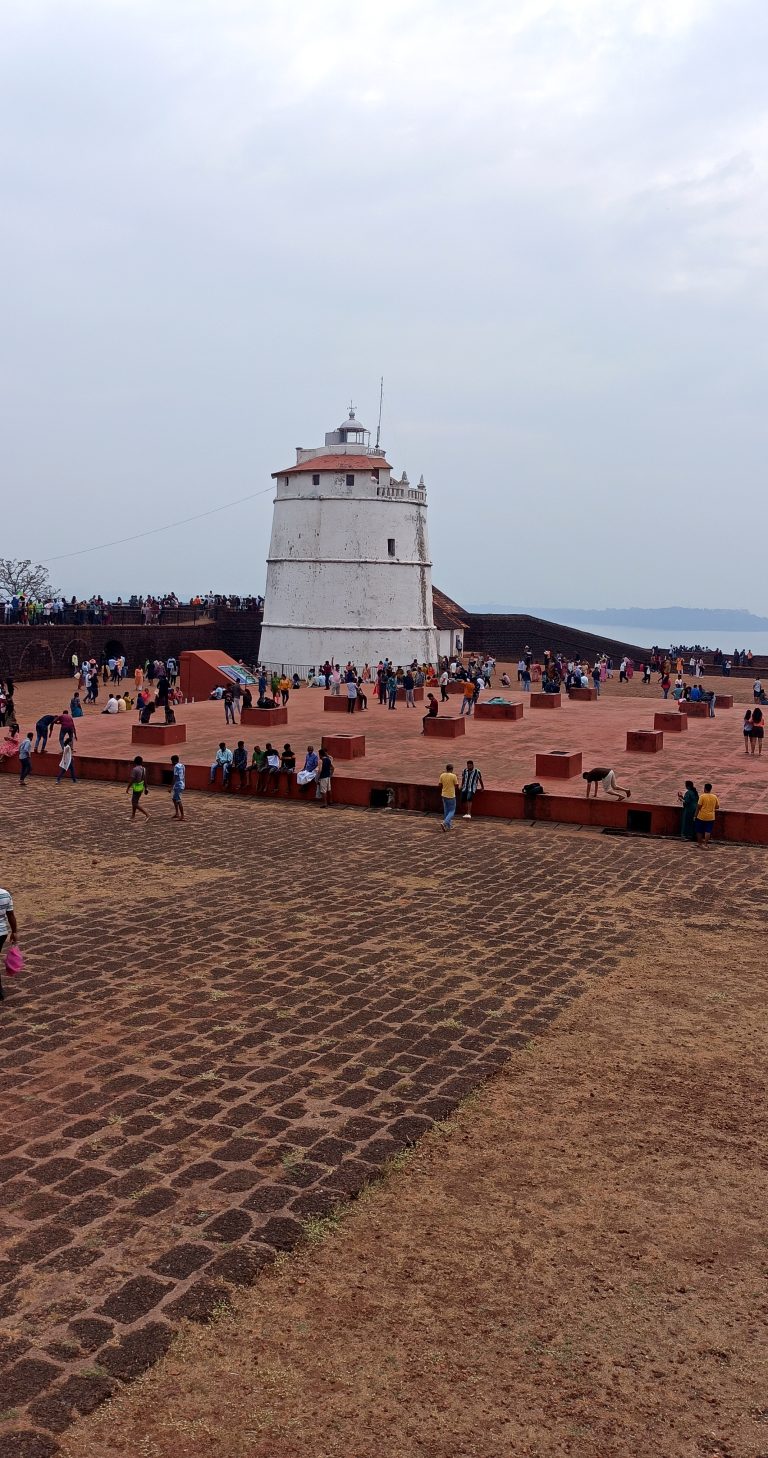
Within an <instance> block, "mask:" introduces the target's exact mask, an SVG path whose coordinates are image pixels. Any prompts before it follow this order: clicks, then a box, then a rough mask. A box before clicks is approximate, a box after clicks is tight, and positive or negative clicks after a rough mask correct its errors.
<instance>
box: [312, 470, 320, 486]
mask: <svg viewBox="0 0 768 1458" xmlns="http://www.w3.org/2000/svg"><path fill="white" fill-rule="evenodd" d="M312 485H313V486H319V485H320V472H319V471H313V473H312Z"/></svg>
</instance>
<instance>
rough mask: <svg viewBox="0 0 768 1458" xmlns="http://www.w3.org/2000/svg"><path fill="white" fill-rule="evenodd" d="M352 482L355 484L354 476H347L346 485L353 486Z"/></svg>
mask: <svg viewBox="0 0 768 1458" xmlns="http://www.w3.org/2000/svg"><path fill="white" fill-rule="evenodd" d="M354 484H355V478H354V476H347V485H348V486H354Z"/></svg>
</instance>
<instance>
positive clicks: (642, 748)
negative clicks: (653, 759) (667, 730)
mask: <svg viewBox="0 0 768 1458" xmlns="http://www.w3.org/2000/svg"><path fill="white" fill-rule="evenodd" d="M663 748H664V735H663V734H662V732H661V730H660V729H628V730H627V749H628V750H631V751H632V752H633V753H634V754H658V752H659V750H660V749H663Z"/></svg>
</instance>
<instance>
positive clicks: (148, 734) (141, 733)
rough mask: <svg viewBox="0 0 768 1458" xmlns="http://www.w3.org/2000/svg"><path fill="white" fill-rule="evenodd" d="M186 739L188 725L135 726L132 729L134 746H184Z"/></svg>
mask: <svg viewBox="0 0 768 1458" xmlns="http://www.w3.org/2000/svg"><path fill="white" fill-rule="evenodd" d="M186 737H187V726H186V724H134V725H133V727H132V729H131V743H132V744H183V743H184V741H185V739H186Z"/></svg>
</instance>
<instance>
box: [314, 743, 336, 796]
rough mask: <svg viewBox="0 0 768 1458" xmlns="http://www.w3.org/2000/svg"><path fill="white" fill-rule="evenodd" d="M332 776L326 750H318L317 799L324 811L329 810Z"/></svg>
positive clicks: (329, 758)
mask: <svg viewBox="0 0 768 1458" xmlns="http://www.w3.org/2000/svg"><path fill="white" fill-rule="evenodd" d="M332 776H333V760H332V759H331V756H330V754H329V753H328V750H327V749H324V748H322V746H321V748H320V769H319V771H318V776H317V799H318V800H320V801H321V803H322V805H323V807H324V809H326V810H330V808H331V778H332Z"/></svg>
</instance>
